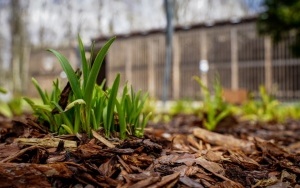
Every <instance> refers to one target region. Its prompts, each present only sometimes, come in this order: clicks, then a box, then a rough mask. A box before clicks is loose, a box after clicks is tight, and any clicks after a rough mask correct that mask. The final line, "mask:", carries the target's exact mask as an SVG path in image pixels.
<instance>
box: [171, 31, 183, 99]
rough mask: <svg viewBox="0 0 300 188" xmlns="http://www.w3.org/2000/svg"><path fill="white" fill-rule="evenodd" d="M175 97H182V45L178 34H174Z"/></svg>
mask: <svg viewBox="0 0 300 188" xmlns="http://www.w3.org/2000/svg"><path fill="white" fill-rule="evenodd" d="M173 41H174V42H173V45H174V48H173V50H174V53H173V79H172V80H173V98H174V99H179V97H180V53H181V52H180V45H179V39H178V35H173Z"/></svg>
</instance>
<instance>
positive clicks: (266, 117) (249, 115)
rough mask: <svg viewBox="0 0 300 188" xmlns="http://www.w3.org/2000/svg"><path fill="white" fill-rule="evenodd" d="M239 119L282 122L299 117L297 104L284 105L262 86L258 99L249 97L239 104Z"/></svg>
mask: <svg viewBox="0 0 300 188" xmlns="http://www.w3.org/2000/svg"><path fill="white" fill-rule="evenodd" d="M241 112H242V113H241V119H242V120H246V121H252V122H261V123H270V122H273V123H284V122H285V121H287V120H288V119H300V113H299V112H300V111H299V105H297V104H291V105H284V104H282V103H280V101H279V100H277V99H275V98H274V97H272V96H271V95H270V94H269V93H268V92H267V90H266V88H265V87H264V86H260V87H259V100H254V99H250V100H248V101H247V102H245V103H244V104H243V105H242V106H241Z"/></svg>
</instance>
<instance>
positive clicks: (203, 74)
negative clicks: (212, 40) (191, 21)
mask: <svg viewBox="0 0 300 188" xmlns="http://www.w3.org/2000/svg"><path fill="white" fill-rule="evenodd" d="M206 38H207V36H206V31H205V30H204V29H203V30H202V31H201V33H200V46H201V47H200V54H201V61H202V60H205V61H206V62H207V63H208V65H209V62H208V58H207V40H206ZM199 71H200V70H199ZM201 80H202V82H203V84H204V85H205V86H207V85H208V79H207V72H201Z"/></svg>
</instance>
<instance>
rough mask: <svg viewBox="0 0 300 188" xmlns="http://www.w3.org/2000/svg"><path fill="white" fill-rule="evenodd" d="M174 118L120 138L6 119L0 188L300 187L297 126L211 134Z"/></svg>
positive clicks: (187, 119) (0, 128) (0, 136)
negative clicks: (60, 131)
mask: <svg viewBox="0 0 300 188" xmlns="http://www.w3.org/2000/svg"><path fill="white" fill-rule="evenodd" d="M175 118H176V119H175V120H174V121H171V123H165V124H152V125H149V126H148V127H149V128H148V129H147V130H146V134H145V137H144V138H135V137H130V138H128V139H126V140H124V141H121V140H119V139H113V138H105V137H104V136H103V133H102V132H93V137H92V138H91V139H87V137H86V135H84V134H81V135H79V134H78V135H70V136H55V135H52V134H49V133H48V132H47V129H46V128H45V127H44V126H41V125H39V124H37V123H36V122H35V121H34V119H33V118H32V117H26V118H22V119H18V120H14V121H7V120H5V121H3V123H2V122H0V141H1V142H0V182H1V183H0V187H120V188H135V187H136V188H139V187H153V188H154V187H199V188H202V187H204V188H206V187H215V188H217V187H218V188H221V187H224V188H225V187H228V188H229V187H237V188H239V187H269V188H275V187H300V152H299V151H300V138H299V133H300V126H299V122H289V123H287V125H285V126H286V127H285V128H282V126H283V125H276V124H275V125H265V126H261V125H253V124H249V125H247V126H246V125H245V124H235V126H232V127H226V129H225V128H223V129H222V126H220V128H219V129H217V130H216V131H215V132H211V131H207V130H205V129H203V128H201V124H200V123H199V122H200V121H199V120H196V119H195V117H193V116H178V117H175ZM172 122H173V123H172ZM174 122H176V123H175V124H174ZM296 125H297V126H296ZM271 126H272V127H271ZM43 142H45V144H44V145H43ZM70 143H75V146H74V145H71V146H70Z"/></svg>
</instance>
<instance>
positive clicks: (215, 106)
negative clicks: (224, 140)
mask: <svg viewBox="0 0 300 188" xmlns="http://www.w3.org/2000/svg"><path fill="white" fill-rule="evenodd" d="M193 78H194V79H195V80H196V81H197V83H198V84H199V86H200V88H201V94H202V103H203V105H202V108H201V113H200V115H201V116H202V119H203V122H204V126H205V128H207V129H208V130H214V129H215V128H216V127H217V125H218V124H219V123H220V122H221V121H222V120H223V119H224V118H226V117H227V116H230V115H232V111H231V106H230V105H229V104H228V103H226V102H224V100H223V97H222V86H221V84H220V81H219V79H216V80H215V83H214V91H213V93H212V92H210V91H209V89H208V87H207V86H206V85H204V84H203V82H202V81H201V79H200V78H199V77H198V76H194V77H193Z"/></svg>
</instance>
